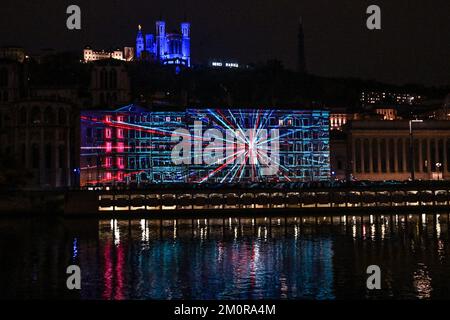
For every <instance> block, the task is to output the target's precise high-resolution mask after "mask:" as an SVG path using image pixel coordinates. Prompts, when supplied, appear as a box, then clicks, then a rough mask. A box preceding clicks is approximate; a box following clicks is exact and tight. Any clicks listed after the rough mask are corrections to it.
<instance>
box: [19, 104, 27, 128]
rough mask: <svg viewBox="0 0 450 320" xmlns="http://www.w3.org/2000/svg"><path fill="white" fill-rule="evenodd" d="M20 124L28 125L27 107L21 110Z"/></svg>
mask: <svg viewBox="0 0 450 320" xmlns="http://www.w3.org/2000/svg"><path fill="white" fill-rule="evenodd" d="M19 124H20V125H26V124H27V109H26V108H25V107H22V108H20V110H19Z"/></svg>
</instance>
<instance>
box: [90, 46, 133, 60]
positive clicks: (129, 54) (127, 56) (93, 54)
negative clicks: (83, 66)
mask: <svg viewBox="0 0 450 320" xmlns="http://www.w3.org/2000/svg"><path fill="white" fill-rule="evenodd" d="M83 59H84V62H92V61H98V60H104V59H116V60H121V61H132V60H133V59H134V48H133V47H125V48H123V49H116V50H113V51H105V50H101V51H97V50H93V49H92V48H91V47H86V48H85V49H84V50H83Z"/></svg>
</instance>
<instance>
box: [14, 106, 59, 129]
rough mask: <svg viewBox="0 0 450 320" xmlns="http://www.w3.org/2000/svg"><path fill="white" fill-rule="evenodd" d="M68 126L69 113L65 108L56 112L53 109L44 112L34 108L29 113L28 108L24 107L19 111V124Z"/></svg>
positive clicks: (47, 108) (46, 109)
mask: <svg viewBox="0 0 450 320" xmlns="http://www.w3.org/2000/svg"><path fill="white" fill-rule="evenodd" d="M29 123H30V124H41V123H44V124H59V125H66V124H67V112H66V110H65V109H64V108H59V109H58V111H55V109H54V108H52V107H46V108H45V109H44V111H42V110H41V108H40V107H37V106H35V107H33V108H32V109H31V112H28V111H27V108H25V107H22V108H20V109H19V111H18V124H19V125H27V124H29Z"/></svg>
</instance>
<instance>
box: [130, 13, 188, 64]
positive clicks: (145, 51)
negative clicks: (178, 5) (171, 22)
mask: <svg viewBox="0 0 450 320" xmlns="http://www.w3.org/2000/svg"><path fill="white" fill-rule="evenodd" d="M136 59H138V60H151V61H158V62H160V63H162V64H169V65H183V66H185V67H191V25H190V23H188V22H183V23H181V25H180V32H178V31H174V32H167V30H166V23H165V22H164V21H157V22H156V33H155V34H144V33H143V32H142V27H141V26H140V25H139V30H138V33H137V36H136Z"/></svg>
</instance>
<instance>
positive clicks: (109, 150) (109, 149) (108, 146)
mask: <svg viewBox="0 0 450 320" xmlns="http://www.w3.org/2000/svg"><path fill="white" fill-rule="evenodd" d="M111 151H112V143H111V142H106V152H111Z"/></svg>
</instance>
